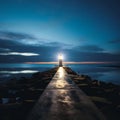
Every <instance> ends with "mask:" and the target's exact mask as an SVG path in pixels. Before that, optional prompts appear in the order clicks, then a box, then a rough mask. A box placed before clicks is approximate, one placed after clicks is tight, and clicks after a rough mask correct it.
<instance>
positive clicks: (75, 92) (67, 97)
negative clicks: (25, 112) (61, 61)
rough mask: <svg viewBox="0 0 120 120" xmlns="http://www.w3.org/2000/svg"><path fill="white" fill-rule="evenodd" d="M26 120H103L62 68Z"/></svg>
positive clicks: (100, 114)
mask: <svg viewBox="0 0 120 120" xmlns="http://www.w3.org/2000/svg"><path fill="white" fill-rule="evenodd" d="M28 120H105V118H104V116H103V115H102V113H101V112H100V111H99V110H98V109H97V108H96V106H95V105H94V104H93V103H92V102H91V100H90V99H89V98H88V97H87V96H86V95H85V93H84V92H83V91H82V90H80V89H79V88H78V87H77V86H76V84H75V83H74V82H73V81H72V80H71V78H70V77H69V74H67V72H66V71H65V70H64V68H63V67H59V69H58V71H57V72H56V74H55V75H54V77H53V79H52V80H51V82H50V83H49V85H48V86H47V88H46V89H45V91H44V92H43V94H42V95H41V97H40V98H39V100H38V102H37V103H36V104H35V106H34V108H33V110H32V111H31V113H30V114H29V116H28Z"/></svg>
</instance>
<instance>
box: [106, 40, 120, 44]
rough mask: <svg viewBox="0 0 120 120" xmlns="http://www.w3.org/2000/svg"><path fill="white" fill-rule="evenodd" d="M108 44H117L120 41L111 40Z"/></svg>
mask: <svg viewBox="0 0 120 120" xmlns="http://www.w3.org/2000/svg"><path fill="white" fill-rule="evenodd" d="M108 43H110V44H118V43H120V39H115V40H111V41H109V42H108Z"/></svg>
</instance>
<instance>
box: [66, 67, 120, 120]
mask: <svg viewBox="0 0 120 120" xmlns="http://www.w3.org/2000/svg"><path fill="white" fill-rule="evenodd" d="M65 70H66V71H67V73H68V74H69V76H70V77H71V78H72V80H73V81H74V82H75V83H76V84H77V86H78V87H79V88H80V89H82V90H83V91H84V92H85V93H86V94H87V95H88V96H89V97H90V99H91V100H92V101H93V102H94V104H96V106H97V107H98V108H99V109H100V111H101V112H102V113H103V114H104V115H105V117H106V118H107V119H108V120H120V86H119V85H115V84H112V83H105V82H102V81H98V80H93V79H92V78H91V77H89V76H88V75H78V74H77V73H76V72H74V71H73V70H72V69H70V68H65Z"/></svg>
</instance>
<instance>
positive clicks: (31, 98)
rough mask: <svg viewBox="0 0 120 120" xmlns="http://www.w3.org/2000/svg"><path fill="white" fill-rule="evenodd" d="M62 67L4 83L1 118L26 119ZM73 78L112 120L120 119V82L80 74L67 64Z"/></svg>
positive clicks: (0, 87)
mask: <svg viewBox="0 0 120 120" xmlns="http://www.w3.org/2000/svg"><path fill="white" fill-rule="evenodd" d="M57 69H58V67H55V68H52V69H50V70H48V71H44V72H38V73H35V74H33V75H32V77H31V78H25V77H22V78H21V79H19V80H16V79H11V80H10V81H9V82H8V83H7V84H4V85H0V120H26V117H27V115H28V113H29V112H30V110H31V109H32V107H33V106H34V104H35V103H36V101H37V100H38V98H39V97H40V95H41V94H42V93H43V91H44V89H45V88H46V86H47V85H48V84H49V82H50V81H51V79H52V77H53V76H54V74H55V73H56V71H57ZM64 69H65V70H66V71H67V73H68V74H69V76H70V77H71V78H72V80H73V81H74V82H75V83H76V84H77V86H78V87H79V88H80V89H82V90H83V91H84V92H85V93H86V94H87V95H88V96H89V97H90V99H91V100H92V101H93V102H94V103H95V104H96V106H97V107H98V108H99V109H100V110H101V112H102V113H103V114H104V115H105V116H106V118H107V119H108V120H119V119H120V115H119V113H120V86H119V85H114V84H112V83H105V82H101V81H98V80H93V79H92V78H91V77H89V76H87V75H78V74H77V73H76V72H74V71H73V70H72V69H70V68H69V67H64Z"/></svg>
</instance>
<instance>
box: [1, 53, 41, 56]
mask: <svg viewBox="0 0 120 120" xmlns="http://www.w3.org/2000/svg"><path fill="white" fill-rule="evenodd" d="M0 55H21V56H38V55H39V54H37V53H20V52H8V53H0Z"/></svg>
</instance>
